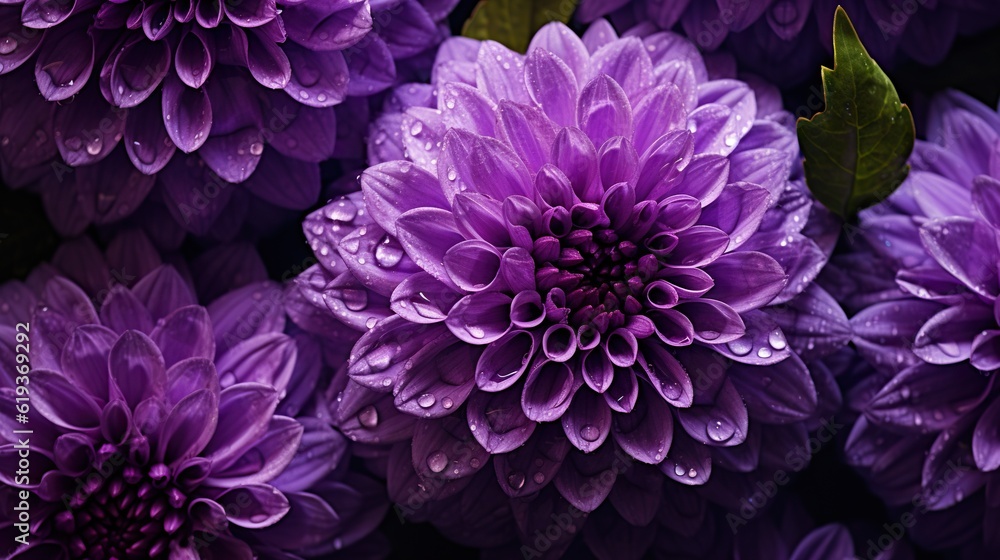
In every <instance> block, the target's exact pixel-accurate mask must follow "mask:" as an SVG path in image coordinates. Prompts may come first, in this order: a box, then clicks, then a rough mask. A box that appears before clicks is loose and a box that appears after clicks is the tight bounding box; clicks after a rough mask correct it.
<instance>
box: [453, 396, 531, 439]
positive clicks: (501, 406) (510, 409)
mask: <svg viewBox="0 0 1000 560" xmlns="http://www.w3.org/2000/svg"><path fill="white" fill-rule="evenodd" d="M467 415H468V421H469V428H470V429H471V430H472V435H473V436H475V438H476V441H478V442H479V444H480V445H482V446H483V447H484V448H485V449H486V451H488V452H489V453H490V454H493V455H497V454H501V453H508V452H511V451H514V450H516V449H518V448H519V447H521V446H522V445H524V443H525V442H526V441H528V438H530V437H531V434H532V433H533V432H534V431H535V428H536V426H537V425H538V424H537V423H535V422H534V421H532V420H530V419H529V418H527V417H526V416H525V415H524V413H523V412H522V411H521V403H520V402H519V399H518V393H517V391H513V390H511V391H500V392H497V393H486V392H483V391H477V392H476V393H475V394H473V395H472V396H471V397H470V398H469V406H468V410H467Z"/></svg>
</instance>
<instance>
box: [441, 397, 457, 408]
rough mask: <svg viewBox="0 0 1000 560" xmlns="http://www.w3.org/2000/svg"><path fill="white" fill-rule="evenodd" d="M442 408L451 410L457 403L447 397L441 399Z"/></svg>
mask: <svg viewBox="0 0 1000 560" xmlns="http://www.w3.org/2000/svg"><path fill="white" fill-rule="evenodd" d="M441 406H442V407H444V408H445V409H450V408H451V407H453V406H455V401H453V400H451V398H449V397H445V398H443V399H441Z"/></svg>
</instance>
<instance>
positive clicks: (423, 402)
mask: <svg viewBox="0 0 1000 560" xmlns="http://www.w3.org/2000/svg"><path fill="white" fill-rule="evenodd" d="M436 402H437V398H435V397H434V395H432V394H430V393H424V394H423V395H420V396H419V397H418V398H417V405H419V406H420V408H430V407H432V406H434V403H436Z"/></svg>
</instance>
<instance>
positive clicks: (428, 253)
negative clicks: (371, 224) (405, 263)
mask: <svg viewBox="0 0 1000 560" xmlns="http://www.w3.org/2000/svg"><path fill="white" fill-rule="evenodd" d="M396 232H397V236H398V238H399V242H400V243H401V244H402V245H403V247H404V248H405V249H406V253H407V254H408V255H410V257H411V258H412V259H413V260H414V262H416V263H417V265H418V266H420V267H421V268H423V269H424V270H425V271H427V273H428V274H430V275H431V276H433V277H434V278H436V279H437V280H439V281H441V282H443V283H445V284H446V285H448V286H450V287H452V288H455V289H457V288H458V287H457V286H455V285H454V283H453V282H452V281H451V278H450V277H449V276H448V273H447V271H446V270H445V268H444V264H443V263H444V255H445V253H447V252H448V249H450V248H451V247H453V246H455V245H456V244H458V243H460V242H462V241H464V240H465V239H464V237H463V236H462V235H461V233H459V231H458V228H457V226H456V225H455V219H454V217H453V216H452V214H451V212H447V211H445V210H440V209H437V208H416V209H413V210H410V211H408V212H406V213H404V214H403V215H401V216H400V217H399V218H398V219H397V220H396Z"/></svg>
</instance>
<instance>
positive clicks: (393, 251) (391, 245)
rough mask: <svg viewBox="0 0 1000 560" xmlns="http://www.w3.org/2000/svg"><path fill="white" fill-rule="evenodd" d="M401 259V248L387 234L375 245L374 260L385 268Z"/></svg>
mask: <svg viewBox="0 0 1000 560" xmlns="http://www.w3.org/2000/svg"><path fill="white" fill-rule="evenodd" d="M402 259H403V248H402V246H400V245H399V243H398V242H396V241H395V240H394V239H392V238H391V237H389V236H388V235H387V236H386V237H385V239H383V240H382V242H381V243H379V244H378V246H376V247H375V260H376V261H378V264H379V265H380V266H382V267H385V268H390V267H393V266H396V265H397V264H399V261H401V260H402Z"/></svg>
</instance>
